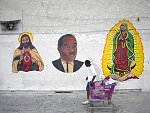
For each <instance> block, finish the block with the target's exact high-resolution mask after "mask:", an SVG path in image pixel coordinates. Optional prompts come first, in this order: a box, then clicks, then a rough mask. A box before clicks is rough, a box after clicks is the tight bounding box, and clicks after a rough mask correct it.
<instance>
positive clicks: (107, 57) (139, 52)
mask: <svg viewBox="0 0 150 113" xmlns="http://www.w3.org/2000/svg"><path fill="white" fill-rule="evenodd" d="M122 23H126V24H127V25H128V31H129V32H130V33H131V34H132V35H133V38H134V54H135V61H132V63H131V67H132V66H133V65H135V64H136V66H135V67H134V68H133V69H132V70H131V73H132V74H133V75H135V76H136V77H138V78H139V76H140V75H141V74H142V72H143V68H144V53H143V45H142V42H141V38H140V36H139V33H138V32H137V31H136V28H135V27H134V26H133V24H132V23H131V22H130V21H129V20H122V21H119V22H118V23H117V24H116V25H115V26H114V27H112V28H111V30H110V31H109V33H108V34H107V38H106V43H105V47H104V50H103V56H102V71H103V74H104V76H105V77H108V76H109V75H110V70H109V69H108V68H107V66H110V67H111V66H112V65H113V61H112V50H113V37H114V35H115V34H116V33H117V32H119V31H120V25H121V24H122Z"/></svg>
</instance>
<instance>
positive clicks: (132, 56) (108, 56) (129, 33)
mask: <svg viewBox="0 0 150 113" xmlns="http://www.w3.org/2000/svg"><path fill="white" fill-rule="evenodd" d="M143 64H144V54H143V46H142V43H141V38H140V36H139V34H138V32H137V31H136V29H135V28H134V27H133V25H132V23H130V22H129V21H127V20H123V21H120V22H119V23H118V24H116V25H115V26H114V27H113V28H112V29H111V30H110V31H109V33H108V35H107V38H106V44H105V47H104V53H103V58H102V67H103V68H102V70H103V73H104V75H105V77H106V78H107V77H109V76H110V77H112V78H113V79H115V80H119V81H126V80H128V79H131V78H132V79H133V78H134V79H138V78H139V75H141V74H142V72H143Z"/></svg>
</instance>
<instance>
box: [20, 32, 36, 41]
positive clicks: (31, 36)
mask: <svg viewBox="0 0 150 113" xmlns="http://www.w3.org/2000/svg"><path fill="white" fill-rule="evenodd" d="M24 34H27V35H28V36H29V37H30V40H31V42H33V35H32V34H31V33H29V32H22V33H20V35H19V37H18V41H19V43H21V37H22V35H24Z"/></svg>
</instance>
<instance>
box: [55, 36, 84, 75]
mask: <svg viewBox="0 0 150 113" xmlns="http://www.w3.org/2000/svg"><path fill="white" fill-rule="evenodd" d="M58 51H59V53H60V58H59V59H57V60H55V61H52V64H53V65H54V67H55V68H57V69H58V70H59V71H62V72H64V73H73V72H76V71H77V70H79V69H80V68H81V66H82V65H83V62H81V61H78V60H75V58H76V55H77V41H76V38H75V37H74V36H73V35H72V34H66V35H63V36H62V37H60V39H59V40H58Z"/></svg>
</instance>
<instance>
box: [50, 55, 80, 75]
mask: <svg viewBox="0 0 150 113" xmlns="http://www.w3.org/2000/svg"><path fill="white" fill-rule="evenodd" d="M52 63H53V65H54V67H55V68H57V69H58V70H59V71H62V72H65V70H64V68H63V65H62V63H61V59H60V58H59V59H58V60H55V61H52ZM82 65H83V62H81V61H78V60H74V67H73V72H76V71H77V70H79V69H80V68H81V66H82Z"/></svg>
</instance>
